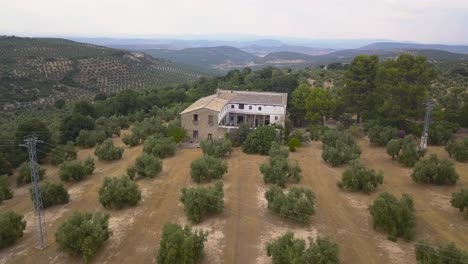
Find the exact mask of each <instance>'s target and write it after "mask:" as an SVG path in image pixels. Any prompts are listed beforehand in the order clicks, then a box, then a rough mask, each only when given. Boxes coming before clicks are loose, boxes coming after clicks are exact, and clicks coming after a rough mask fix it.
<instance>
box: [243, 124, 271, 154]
mask: <svg viewBox="0 0 468 264" xmlns="http://www.w3.org/2000/svg"><path fill="white" fill-rule="evenodd" d="M273 141H276V130H275V128H274V127H272V126H262V127H259V128H257V129H255V130H253V131H252V132H251V133H250V134H249V135H248V137H247V140H246V141H245V142H244V144H243V145H242V150H243V151H244V152H245V153H247V154H261V155H267V154H268V151H269V150H270V147H271V143H272V142H273Z"/></svg>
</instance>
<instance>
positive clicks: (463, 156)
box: [445, 137, 468, 162]
mask: <svg viewBox="0 0 468 264" xmlns="http://www.w3.org/2000/svg"><path fill="white" fill-rule="evenodd" d="M445 150H447V152H448V154H449V155H450V157H452V158H454V159H456V160H457V161H460V162H465V161H468V137H466V138H464V139H455V140H450V141H449V142H448V143H447V146H446V147H445Z"/></svg>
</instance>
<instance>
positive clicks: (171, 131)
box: [167, 124, 187, 144]
mask: <svg viewBox="0 0 468 264" xmlns="http://www.w3.org/2000/svg"><path fill="white" fill-rule="evenodd" d="M167 136H169V137H171V138H172V139H173V140H174V142H175V143H176V144H179V143H180V142H182V141H184V139H186V138H187V130H185V128H183V127H181V126H180V124H178V125H177V126H175V125H174V126H168V128H167Z"/></svg>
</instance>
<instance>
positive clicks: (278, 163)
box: [260, 155, 302, 188]
mask: <svg viewBox="0 0 468 264" xmlns="http://www.w3.org/2000/svg"><path fill="white" fill-rule="evenodd" d="M260 172H261V173H262V174H263V181H264V182H265V183H271V184H277V185H279V186H281V187H283V188H284V187H286V182H287V181H288V180H289V179H290V180H292V181H293V182H296V183H297V182H299V181H300V180H301V178H302V175H301V172H302V170H301V167H299V164H298V163H297V161H296V162H295V163H292V164H289V163H288V160H287V159H286V158H285V157H284V156H280V155H278V156H275V157H271V158H270V161H269V164H262V165H260Z"/></svg>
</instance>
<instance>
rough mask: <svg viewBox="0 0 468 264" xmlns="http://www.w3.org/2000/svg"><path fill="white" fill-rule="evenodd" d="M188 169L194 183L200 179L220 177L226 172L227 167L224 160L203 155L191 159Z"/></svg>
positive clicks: (200, 180) (209, 179)
mask: <svg viewBox="0 0 468 264" xmlns="http://www.w3.org/2000/svg"><path fill="white" fill-rule="evenodd" d="M190 169H191V170H190V175H191V176H192V180H193V181H194V182H196V183H200V182H202V181H211V180H212V179H220V178H221V177H222V176H223V175H224V174H225V173H226V172H227V170H228V167H227V164H226V162H225V161H222V160H220V159H217V158H214V157H212V156H207V155H204V156H203V157H201V158H199V159H196V160H194V161H192V163H191V164H190Z"/></svg>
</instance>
